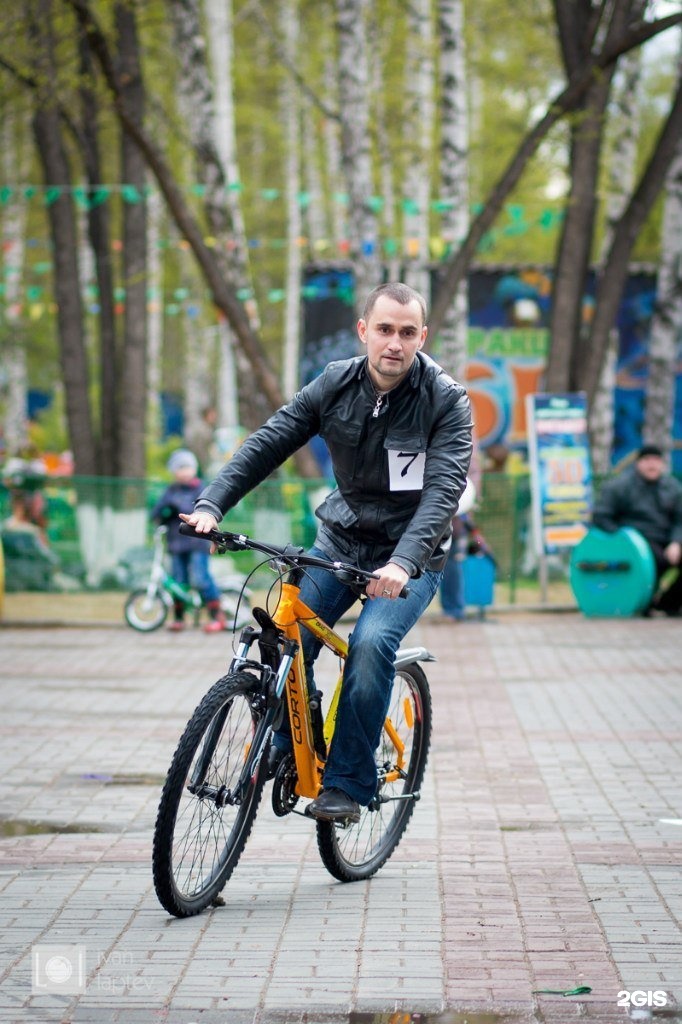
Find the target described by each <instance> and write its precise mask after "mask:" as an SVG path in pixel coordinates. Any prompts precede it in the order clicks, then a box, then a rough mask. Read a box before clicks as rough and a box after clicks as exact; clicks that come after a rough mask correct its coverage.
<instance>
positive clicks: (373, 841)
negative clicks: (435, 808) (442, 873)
mask: <svg viewBox="0 0 682 1024" xmlns="http://www.w3.org/2000/svg"><path fill="white" fill-rule="evenodd" d="M388 718H389V719H390V720H391V722H392V724H393V726H394V728H395V730H396V732H397V733H398V735H399V736H400V738H401V740H402V741H403V742H404V743H405V744H406V747H405V765H404V767H403V772H404V778H402V777H401V778H398V779H397V780H396V781H395V782H387V783H385V784H384V785H381V783H380V785H379V791H378V793H379V797H380V798H381V796H385V797H389V798H390V797H392V796H399V795H402V794H409V793H416V792H418V791H419V788H420V786H421V784H422V780H423V778H424V771H425V768H426V761H427V758H428V753H429V745H430V742H431V694H430V691H429V684H428V681H427V679H426V676H425V674H424V672H423V670H422V669H421V668H420V666H419V665H407V666H406V667H404V668H401V669H398V670H397V671H396V677H395V681H394V683H393V689H392V692H391V700H390V704H389V711H388ZM410 721H412V724H411V725H410ZM395 759H396V754H395V745H394V744H393V742H392V741H391V739H390V737H389V736H388V735H387V732H386V729H384V730H383V732H382V738H381V743H380V745H379V749H378V751H377V754H376V760H377V773H378V777H379V778H381V775H382V773H383V772H384V770H385V766H386V764H388V763H390V764H394V763H395ZM414 805H415V801H414V800H412V799H407V800H397V801H391V800H390V799H389V801H388V802H385V803H379V804H378V805H377V807H376V809H372V808H371V805H370V808H367V807H362V808H361V817H360V821H359V822H358V823H357V824H355V825H348V826H343V825H339V824H335V823H333V822H328V821H318V822H317V845H318V849H319V852H320V856H321V858H322V862H323V864H324V866H325V867H326V868H327V870H328V871H329V872H330V874H332V875H333V876H334V878H337V879H338V880H339V881H340V882H357V881H362V880H363V879H365V878H371V876H372V875H374V874H376V872H377V871H378V870H379V868H381V867H382V866H383V865H384V864H385V863H386V861H387V860H388V858H389V857H390V856H391V854H392V853H393V851H394V850H395V848H396V847H397V845H398V843H399V842H400V840H401V839H402V837H403V834H404V832H405V829H406V828H407V825H408V822H409V820H410V818H411V816H412V813H413V811H414Z"/></svg>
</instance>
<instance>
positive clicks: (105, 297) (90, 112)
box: [78, 34, 120, 476]
mask: <svg viewBox="0 0 682 1024" xmlns="http://www.w3.org/2000/svg"><path fill="white" fill-rule="evenodd" d="M78 53H79V64H80V68H79V71H80V74H79V89H78V91H79V95H80V104H81V116H80V126H79V129H80V130H79V141H80V144H81V152H82V154H83V167H84V170H85V175H86V178H87V180H88V183H89V185H90V189H91V191H90V196H89V203H88V210H87V213H86V215H85V219H86V223H87V236H86V237H84V238H83V239H82V243H81V245H80V247H79V251H80V262H81V269H82V273H81V285H82V288H83V289H85V288H87V286H88V284H89V283H90V282H91V281H92V278H93V274H92V273H91V271H90V268H89V267H88V269H87V270H85V263H86V261H87V263H88V264H92V263H94V276H95V279H96V281H97V296H98V298H97V305H98V307H99V313H98V315H97V332H98V336H99V360H98V362H99V458H98V468H99V471H100V472H101V473H102V475H103V476H116V475H117V471H118V435H119V424H118V413H119V409H120V402H119V397H120V396H119V394H118V367H117V337H116V320H115V315H114V267H113V261H112V257H111V231H110V219H111V218H110V212H109V203H108V202H98V201H97V192H96V190H97V189H98V188H99V187H100V184H101V182H103V181H104V179H105V174H104V173H103V171H102V153H101V146H100V140H99V129H100V106H99V100H98V96H97V90H96V84H95V79H94V67H93V62H92V55H91V53H90V48H89V47H88V43H87V39H86V38H85V37H84V35H83V34H81V37H80V39H79V41H78ZM83 234H84V235H85V234H86V232H83Z"/></svg>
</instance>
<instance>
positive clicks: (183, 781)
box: [154, 674, 265, 916]
mask: <svg viewBox="0 0 682 1024" xmlns="http://www.w3.org/2000/svg"><path fill="white" fill-rule="evenodd" d="M232 680H234V682H233V681H232ZM253 685H254V684H253V680H252V678H251V677H248V676H244V675H239V674H237V675H235V676H233V677H230V676H227V677H226V678H225V680H221V681H220V682H219V683H217V684H216V686H215V687H214V688H213V690H212V691H209V694H207V697H206V698H205V699H204V702H202V705H200V706H199V708H198V709H197V711H196V712H195V716H194V719H193V720H191V721H190V723H189V725H188V727H187V730H186V731H185V735H184V736H183V738H182V740H181V741H180V744H179V746H178V751H177V752H176V757H175V759H174V762H173V765H172V766H171V771H170V772H169V776H168V780H167V782H166V786H165V787H164V793H163V794H162V798H161V805H160V807H159V815H158V818H157V828H156V833H155V839H154V872H155V875H154V878H155V883H156V886H157V894H158V895H159V899H160V900H161V902H162V903H163V905H164V906H165V907H166V909H168V910H170V911H171V913H175V914H178V915H179V916H186V915H187V914H189V913H196V912H197V910H198V909H202V907H203V906H205V905H207V903H208V902H210V900H211V898H212V897H213V896H214V895H215V894H216V893H217V892H218V891H219V888H220V886H221V884H224V880H225V879H226V878H227V877H228V875H229V872H230V871H231V870H232V868H233V867H234V865H235V864H236V862H237V859H238V857H239V854H240V853H241V850H242V848H243V845H244V843H245V841H246V837H247V836H248V831H249V830H250V827H251V822H252V820H253V817H254V815H255V812H256V808H257V806H258V800H259V799H260V793H261V790H262V786H263V783H264V781H265V779H264V777H262V778H261V777H260V775H259V774H258V773H256V775H255V776H254V778H253V779H251V780H249V784H248V785H247V786H246V787H245V789H244V791H243V797H242V799H241V800H240V802H239V803H233V802H232V797H231V794H232V793H234V792H235V790H239V791H241V790H240V787H239V783H240V780H241V776H242V773H243V771H244V765H245V764H246V761H247V757H248V751H249V749H250V747H251V745H252V743H253V738H254V734H255V729H256V726H257V724H258V721H259V720H260V719H259V717H258V716H257V715H256V714H255V713H254V711H253V709H252V707H251V700H252V692H253ZM195 719H196V725H194V724H193V723H194V720H195Z"/></svg>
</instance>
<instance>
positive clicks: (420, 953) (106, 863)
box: [0, 613, 682, 1024]
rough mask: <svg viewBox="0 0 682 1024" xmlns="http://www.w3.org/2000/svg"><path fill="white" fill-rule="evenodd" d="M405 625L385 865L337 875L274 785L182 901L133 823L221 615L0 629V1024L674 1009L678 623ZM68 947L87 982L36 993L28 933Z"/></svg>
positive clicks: (681, 700)
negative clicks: (421, 722)
mask: <svg viewBox="0 0 682 1024" xmlns="http://www.w3.org/2000/svg"><path fill="white" fill-rule="evenodd" d="M409 642H410V643H412V642H414V643H423V644H424V645H426V646H427V647H429V649H431V650H432V651H433V653H434V654H436V656H437V658H438V660H437V661H436V662H435V663H433V664H430V665H428V666H427V669H428V675H429V679H430V682H431V686H432V692H433V697H434V707H435V709H436V714H435V725H434V737H433V745H432V751H431V757H430V762H429V769H428V772H427V778H426V781H425V784H424V787H423V797H422V800H421V802H420V804H419V805H418V807H417V809H416V812H415V815H414V818H413V821H412V823H411V825H410V828H409V830H408V832H407V834H406V836H405V838H404V840H403V842H402V843H401V845H400V846H399V848H398V850H397V851H396V853H395V854H394V855H393V857H392V859H391V860H390V861H389V863H388V864H387V865H386V866H385V867H384V868H383V869H382V871H381V872H380V873H379V874H378V875H377V876H376V877H375V878H374V879H372V880H371V881H369V882H365V883H356V884H353V885H341V884H339V883H337V882H335V881H334V880H333V879H332V878H331V876H329V875H328V874H327V872H326V871H325V869H324V868H323V866H322V864H321V861H320V859H319V856H318V853H317V847H316V842H315V833H314V828H313V827H312V826H311V824H310V823H309V822H306V821H304V820H303V819H301V818H299V817H294V818H293V819H290V818H287V819H278V818H276V817H275V816H274V815H273V814H272V811H271V809H270V808H269V800H268V794H267V793H266V796H265V798H264V801H263V804H262V807H261V811H260V814H259V818H258V820H257V822H256V826H255V828H254V832H253V834H252V836H251V839H250V840H249V843H248V845H247V848H246V851H245V853H244V855H243V857H242V860H241V863H240V865H239V868H238V869H237V871H236V872H235V874H234V875H233V877H232V879H231V880H230V882H229V883H228V886H227V888H226V889H225V892H224V895H225V897H226V900H227V905H226V906H225V907H224V908H220V909H217V910H214V911H211V912H209V913H205V914H203V915H201V916H200V917H198V918H193V919H190V920H187V921H176V920H174V919H171V918H169V917H168V916H167V915H166V914H165V912H164V911H162V909H161V908H160V907H159V905H158V903H157V902H156V897H155V895H154V892H153V888H152V885H151V877H150V847H151V830H152V827H153V822H154V817H155V812H156V806H157V803H158V797H159V790H160V786H161V783H162V780H163V777H164V774H165V771H166V769H167V767H168V763H169V760H170V757H171V755H172V752H173V749H174V747H175V743H176V741H177V739H178V736H179V734H180V731H181V729H182V727H183V725H184V723H185V721H186V720H187V718H188V716H189V714H190V713H191V711H192V709H193V707H194V706H195V704H196V703H197V701H198V700H199V699H200V697H201V696H202V694H203V692H204V691H205V690H206V689H207V686H208V685H209V684H210V682H212V681H213V680H214V679H215V678H217V677H218V676H220V675H221V674H222V673H223V671H224V668H225V666H226V664H227V661H228V659H229V656H230V651H229V643H228V638H227V636H223V637H205V636H204V635H203V634H200V633H198V632H197V633H195V632H188V633H186V634H183V635H182V636H172V637H171V636H168V635H167V634H165V633H158V634H151V635H148V636H142V635H140V634H136V633H133V632H132V631H129V630H125V629H123V628H97V629H93V628H89V629H86V628H80V629H78V628H71V629H69V628H66V629H54V630H33V629H18V628H3V629H0V648H1V649H2V660H1V662H0V663H1V664H2V673H1V678H0V694H1V697H2V709H3V712H2V720H1V722H0V733H1V734H2V744H1V746H0V808H1V812H0V813H1V815H2V817H1V819H0V834H1V835H3V836H4V838H0V936H1V938H0V1021H1V1022H15V1021H16V1022H36V1024H42V1022H52V1021H54V1022H63V1024H66V1022H74V1024H76V1022H78V1024H80V1022H83V1024H108V1022H114V1021H125V1022H131V1024H147V1022H150V1024H151V1022H163V1024H165V1022H167V1024H190V1022H192V1021H196V1022H199V1021H201V1022H203V1024H219V1022H220V1024H280V1022H281V1024H285V1022H286V1024H288V1022H294V1021H296V1022H298V1021H301V1022H304V1021H308V1022H310V1024H325V1022H327V1021H328V1022H340V1021H351V1022H352V1024H408V1022H409V1021H410V1020H414V1021H419V1020H422V1021H429V1022H435V1021H436V1019H437V1020H438V1021H441V1022H442V1024H463V1022H464V1021H465V1020H466V1021H469V1022H470V1024H502V1022H506V1021H509V1022H512V1021H513V1022H518V1024H521V1022H525V1021H529V1022H531V1021H538V1022H557V1024H564V1022H569V1021H572V1020H573V1019H578V1018H580V1019H585V1020H587V1021H594V1022H599V1024H611V1022H614V1024H615V1022H617V1021H627V1020H628V1019H629V1018H628V1011H627V1009H626V1008H625V1007H618V1006H617V1002H618V998H619V994H620V993H622V992H623V991H624V990H626V991H628V992H638V993H643V995H640V996H638V997H637V998H638V999H640V1000H641V999H642V998H643V999H644V1000H648V1001H653V999H654V993H658V995H657V996H656V999H657V1000H659V1001H661V1000H664V1001H665V1004H666V1005H665V1007H664V1008H662V1009H664V1010H665V1013H666V1014H667V1015H666V1017H665V1019H666V1020H667V1021H672V1020H682V1016H676V1015H675V1010H676V1006H677V1002H678V1001H680V1002H682V934H681V932H680V915H681V912H682V873H681V872H680V854H681V852H682V825H681V824H680V819H682V792H681V789H680V781H679V780H680V776H681V774H682V773H681V771H680V768H681V767H682V707H681V705H682V669H681V668H680V652H681V651H682V629H681V627H680V623H679V622H675V621H670V620H658V619H657V620H653V621H646V620H586V619H583V618H582V617H581V616H579V615H577V614H547V613H545V614H536V615H532V614H499V615H498V616H497V617H496V618H495V619H489V620H487V621H483V622H478V621H476V622H468V623H465V624H461V625H456V626H452V625H446V624H443V623H440V622H438V621H437V620H436V619H435V618H428V617H427V618H426V619H424V620H423V621H422V623H420V624H419V626H418V627H417V628H416V630H415V631H414V633H413V635H412V636H411V637H410V638H409ZM321 674H322V676H323V677H324V676H325V674H326V675H327V676H328V677H329V678H331V677H332V675H333V664H332V663H331V659H330V662H329V663H327V664H325V665H323V668H322V673H321ZM65 946H66V947H70V950H69V951H68V952H69V955H70V956H71V957H72V963H75V962H76V958H77V957H78V956H82V957H83V961H82V962H83V966H84V970H85V979H86V985H85V992H84V993H82V994H78V995H73V996H66V995H64V994H58V995H56V994H52V995H50V994H43V993H42V992H41V993H35V992H34V993H32V985H31V982H32V958H31V953H32V949H33V951H34V953H35V951H36V949H37V951H38V955H40V952H41V949H44V948H45V947H51V948H54V947H57V948H58V949H59V948H62V949H63V947H65ZM78 962H79V964H80V962H81V961H78ZM579 986H589V987H590V988H591V990H592V991H591V993H589V994H583V995H579V996H571V997H566V996H563V995H553V994H547V993H539V992H538V990H540V989H552V990H559V991H561V992H563V991H568V990H572V989H574V988H576V987H579ZM648 993H651V995H648ZM651 1012H652V1010H650V1009H648V1008H646V1007H645V1008H644V1009H638V1008H635V1009H633V1010H632V1019H645V1018H646V1019H651ZM420 1014H421V1015H422V1016H421V1017H420V1016H419V1015H420ZM642 1014H645V1017H642ZM638 1015H639V1017H638Z"/></svg>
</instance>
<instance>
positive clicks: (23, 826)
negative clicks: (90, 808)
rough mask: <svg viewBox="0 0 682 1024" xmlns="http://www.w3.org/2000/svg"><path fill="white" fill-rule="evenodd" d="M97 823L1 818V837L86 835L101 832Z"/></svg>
mask: <svg viewBox="0 0 682 1024" xmlns="http://www.w3.org/2000/svg"><path fill="white" fill-rule="evenodd" d="M101 831H102V830H101V829H100V828H98V827H97V825H77V824H71V825H62V824H60V823H59V822H54V821H20V820H19V819H18V818H0V839H11V838H14V837H16V836H44V835H85V834H87V833H89V832H101Z"/></svg>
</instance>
